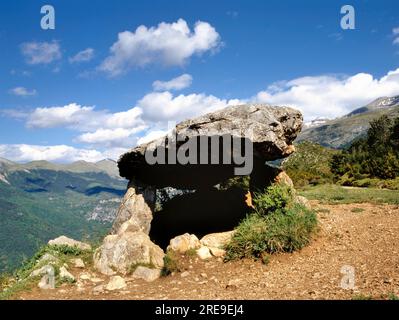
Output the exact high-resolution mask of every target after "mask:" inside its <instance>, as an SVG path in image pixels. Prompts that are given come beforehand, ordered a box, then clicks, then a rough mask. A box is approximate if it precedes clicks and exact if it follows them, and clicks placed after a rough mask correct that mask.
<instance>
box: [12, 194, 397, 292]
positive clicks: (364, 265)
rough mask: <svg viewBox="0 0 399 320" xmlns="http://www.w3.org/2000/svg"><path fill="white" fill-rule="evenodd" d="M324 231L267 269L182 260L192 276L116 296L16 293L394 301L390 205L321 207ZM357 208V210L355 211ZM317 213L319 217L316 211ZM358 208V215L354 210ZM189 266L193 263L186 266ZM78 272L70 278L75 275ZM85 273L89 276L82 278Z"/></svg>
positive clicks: (87, 283)
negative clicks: (348, 282) (349, 276)
mask: <svg viewBox="0 0 399 320" xmlns="http://www.w3.org/2000/svg"><path fill="white" fill-rule="evenodd" d="M312 204H313V206H314V207H315V208H316V209H319V213H318V215H319V220H320V224H321V230H320V232H319V235H318V236H317V238H316V239H315V240H314V241H313V242H312V244H311V245H309V246H308V247H306V248H304V249H303V250H302V251H300V252H296V253H293V254H281V255H275V256H273V257H272V259H271V261H270V263H269V264H268V265H263V264H262V263H261V262H254V261H250V260H244V261H237V262H232V263H223V262H221V261H217V260H215V259H214V260H211V261H207V262H204V261H198V260H196V258H192V259H189V258H187V261H186V264H185V267H186V268H187V271H188V273H189V275H188V276H186V277H182V276H181V274H180V273H177V274H175V275H171V276H168V277H166V278H161V279H158V280H156V281H154V282H152V283H146V282H144V281H142V280H135V279H127V281H128V287H127V288H126V289H124V290H122V291H118V292H100V293H98V292H97V293H96V292H95V291H93V288H94V287H96V286H98V285H100V284H101V283H105V284H106V281H107V279H106V278H105V277H104V276H101V275H98V274H92V275H91V277H92V278H93V277H94V278H96V277H97V278H101V279H102V280H103V282H100V279H94V280H96V281H97V282H96V283H94V282H92V281H91V280H79V282H78V285H74V286H73V285H65V286H63V287H61V288H58V289H55V290H50V291H41V290H39V289H37V288H35V289H33V290H32V291H31V292H26V293H23V294H21V295H20V296H19V297H18V298H20V299H213V300H214V299H353V298H355V297H356V296H372V297H373V298H375V299H380V298H387V296H388V295H389V294H391V293H394V294H396V295H397V296H398V295H399V207H398V206H391V205H373V204H348V205H320V204H318V203H317V202H313V203H312ZM355 208H358V209H355ZM320 209H321V210H320ZM353 209H355V210H353ZM190 260H191V261H190ZM345 265H347V266H351V267H353V268H354V271H355V289H343V288H341V286H340V283H341V279H342V277H343V276H344V275H343V274H342V273H341V268H342V267H343V266H345ZM79 272H82V271H78V270H72V273H74V274H75V275H78V273H79ZM86 273H87V272H86Z"/></svg>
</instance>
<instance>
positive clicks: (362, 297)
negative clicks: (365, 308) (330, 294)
mask: <svg viewBox="0 0 399 320" xmlns="http://www.w3.org/2000/svg"><path fill="white" fill-rule="evenodd" d="M352 300H373V297H372V296H370V295H364V294H357V295H355V296H353V297H352Z"/></svg>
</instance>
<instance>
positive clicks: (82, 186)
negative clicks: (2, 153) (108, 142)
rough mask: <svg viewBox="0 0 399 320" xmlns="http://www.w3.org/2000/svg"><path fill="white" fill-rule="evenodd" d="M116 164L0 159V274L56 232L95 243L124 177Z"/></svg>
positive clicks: (122, 188) (113, 211) (120, 192)
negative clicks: (61, 163)
mask: <svg viewBox="0 0 399 320" xmlns="http://www.w3.org/2000/svg"><path fill="white" fill-rule="evenodd" d="M115 172H117V167H116V163H115V162H113V161H111V160H106V161H102V162H100V163H94V164H91V163H87V162H76V163H73V164H69V165H60V164H53V163H49V162H45V161H37V162H31V163H28V164H16V163H13V162H11V161H8V160H6V159H0V216H1V219H2V223H1V224H0V243H1V245H0V273H1V272H3V271H12V270H13V269H14V268H15V267H16V266H18V265H19V264H20V263H21V261H22V260H23V259H24V258H25V257H29V256H31V255H32V254H33V253H34V252H35V251H36V250H37V249H38V247H40V246H41V245H43V244H44V243H45V242H47V241H48V240H49V239H51V238H54V237H56V236H58V235H60V234H66V235H70V236H71V237H75V238H76V239H86V240H89V241H96V240H98V239H100V238H101V237H102V236H103V235H104V234H105V233H106V232H107V231H108V229H109V227H110V225H111V222H112V221H113V219H114V217H115V214H116V209H117V207H118V205H119V202H120V198H121V196H122V195H123V193H124V191H125V188H126V181H125V180H123V179H120V178H117V176H116V174H115Z"/></svg>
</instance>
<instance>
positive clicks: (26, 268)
mask: <svg viewBox="0 0 399 320" xmlns="http://www.w3.org/2000/svg"><path fill="white" fill-rule="evenodd" d="M93 250H94V249H93ZM93 250H81V249H79V248H77V247H70V246H66V245H61V246H60V245H46V246H43V247H41V248H40V249H39V250H38V251H37V252H36V253H35V254H34V255H33V257H32V258H30V259H29V260H26V261H24V263H23V264H22V265H21V267H20V268H19V269H17V270H15V271H14V274H13V275H12V276H6V275H3V276H2V277H0V300H7V299H11V298H12V297H13V296H14V295H15V294H17V293H18V292H21V291H27V290H30V289H31V288H32V287H33V286H34V285H36V284H37V283H38V281H39V279H40V276H37V277H33V276H31V274H32V272H33V271H34V270H38V269H40V268H41V267H43V266H45V265H47V264H50V265H52V266H53V267H54V271H55V276H56V286H59V285H61V284H62V283H73V282H74V281H73V280H72V279H65V278H60V276H59V268H60V267H61V266H62V265H64V264H65V263H69V262H70V260H71V259H72V258H77V257H79V258H81V259H82V260H84V261H85V262H86V265H90V264H92V257H93ZM46 254H49V255H51V256H53V257H54V258H55V259H56V260H43V257H44V256H45V255H46ZM54 258H53V259H54Z"/></svg>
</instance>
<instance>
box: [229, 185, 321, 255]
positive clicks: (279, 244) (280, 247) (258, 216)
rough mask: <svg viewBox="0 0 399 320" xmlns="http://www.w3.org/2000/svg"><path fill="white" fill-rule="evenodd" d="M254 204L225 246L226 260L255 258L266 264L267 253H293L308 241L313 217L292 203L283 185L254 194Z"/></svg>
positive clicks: (314, 224) (311, 232)
mask: <svg viewBox="0 0 399 320" xmlns="http://www.w3.org/2000/svg"><path fill="white" fill-rule="evenodd" d="M254 204H255V210H254V212H253V213H251V214H249V215H248V216H247V217H246V218H245V219H244V220H243V221H242V222H241V223H240V225H239V226H238V227H237V228H236V232H235V234H234V236H233V238H232V240H231V242H230V243H229V244H228V245H227V246H226V260H235V259H240V258H244V257H247V258H250V257H255V258H260V259H262V261H263V260H264V261H266V262H268V258H265V257H266V256H267V254H272V253H278V252H293V251H295V250H299V249H301V248H303V247H304V246H306V245H307V244H308V243H309V242H310V240H311V238H312V235H313V233H314V232H315V230H316V227H317V218H316V214H315V213H314V212H313V211H311V210H308V209H306V208H305V207H304V206H302V205H299V204H296V203H295V201H294V196H293V192H292V191H291V190H290V189H289V188H288V187H287V186H284V185H274V186H271V187H268V188H267V189H266V190H265V192H264V193H258V194H256V195H255V197H254ZM265 259H266V260H265Z"/></svg>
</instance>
